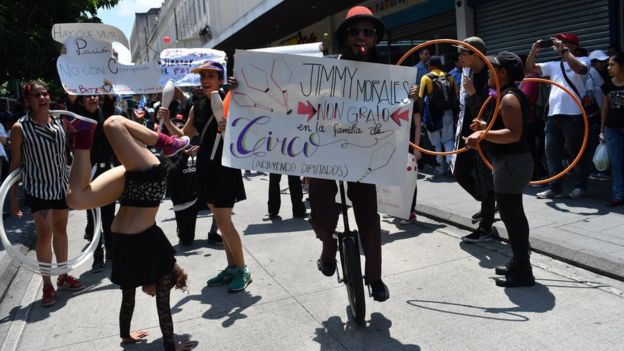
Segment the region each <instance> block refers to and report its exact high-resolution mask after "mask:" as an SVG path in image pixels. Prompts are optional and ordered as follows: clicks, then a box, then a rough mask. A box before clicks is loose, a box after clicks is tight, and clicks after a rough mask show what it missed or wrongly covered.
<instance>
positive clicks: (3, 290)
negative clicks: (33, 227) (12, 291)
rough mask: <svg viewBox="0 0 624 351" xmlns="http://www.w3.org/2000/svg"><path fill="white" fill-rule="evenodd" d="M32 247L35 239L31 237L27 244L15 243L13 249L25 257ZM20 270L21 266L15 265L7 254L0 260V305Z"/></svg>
mask: <svg viewBox="0 0 624 351" xmlns="http://www.w3.org/2000/svg"><path fill="white" fill-rule="evenodd" d="M34 245H35V238H34V237H33V238H32V240H31V241H30V242H28V243H15V244H14V247H16V248H17V249H18V250H19V252H21V253H22V254H24V255H27V254H28V252H29V251H30V248H34ZM20 269H21V265H19V264H17V263H15V261H13V258H11V256H10V255H9V254H8V253H7V254H6V255H4V257H3V258H2V260H0V304H2V302H3V301H4V298H5V297H6V294H7V292H8V291H9V288H11V284H12V283H13V279H15V277H16V276H17V273H18V272H19V270H20Z"/></svg>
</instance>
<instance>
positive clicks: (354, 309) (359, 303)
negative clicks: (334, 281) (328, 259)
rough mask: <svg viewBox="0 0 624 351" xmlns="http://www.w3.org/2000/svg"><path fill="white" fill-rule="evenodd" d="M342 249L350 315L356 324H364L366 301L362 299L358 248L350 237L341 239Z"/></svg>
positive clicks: (362, 285) (362, 290)
mask: <svg viewBox="0 0 624 351" xmlns="http://www.w3.org/2000/svg"><path fill="white" fill-rule="evenodd" d="M342 245H343V250H344V256H343V258H344V262H343V266H344V283H345V286H346V287H347V295H348V296H349V305H350V306H351V315H352V316H353V318H354V320H355V322H356V323H357V324H364V315H365V314H366V302H365V300H364V283H363V281H362V269H361V266H360V248H359V247H358V245H357V242H356V241H355V239H354V238H352V237H346V238H344V239H343V243H342Z"/></svg>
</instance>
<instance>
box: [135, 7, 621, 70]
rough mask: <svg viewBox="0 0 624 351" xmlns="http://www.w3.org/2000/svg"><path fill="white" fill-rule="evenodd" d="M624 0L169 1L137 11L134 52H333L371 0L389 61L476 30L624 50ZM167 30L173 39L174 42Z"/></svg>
mask: <svg viewBox="0 0 624 351" xmlns="http://www.w3.org/2000/svg"><path fill="white" fill-rule="evenodd" d="M623 2H624V0H594V1H585V0H550V1H543V0H505V1H500V0H498V1H496V0H457V1H454V0H367V1H361V0H342V1H322V0H228V1H225V0H165V2H164V3H163V6H162V8H161V9H160V11H159V14H157V17H156V19H155V22H154V18H153V13H152V11H153V10H156V9H152V10H150V11H148V12H147V13H145V14H137V20H136V22H135V29H134V30H133V35H132V37H131V43H132V45H131V46H132V54H133V58H134V57H135V56H136V57H137V59H142V58H143V57H145V56H147V57H148V58H149V56H151V55H152V54H153V52H152V51H151V48H153V49H154V52H160V50H162V49H164V48H167V47H209V48H215V49H219V50H224V51H226V52H227V53H228V54H229V55H231V54H233V52H234V50H235V49H251V48H262V47H269V46H280V45H289V44H299V43H306V42H316V41H321V42H323V44H324V47H325V50H326V52H327V53H334V52H336V51H337V50H338V48H337V46H336V45H337V43H336V42H335V38H334V32H335V29H336V28H337V26H338V25H339V24H340V23H341V22H342V20H343V19H344V17H345V15H346V11H347V10H348V9H349V8H350V7H352V6H354V5H363V6H367V7H369V8H370V9H371V10H372V11H373V12H374V13H375V14H376V15H377V16H379V17H381V18H382V19H383V20H384V22H385V23H386V27H387V35H386V37H385V38H384V40H383V41H382V42H381V43H380V49H381V51H382V53H383V54H384V57H385V58H386V59H387V61H388V63H395V62H396V61H397V60H398V59H399V58H400V57H401V56H402V55H403V53H405V52H406V51H407V50H409V49H410V48H411V47H413V46H414V45H416V44H419V43H422V42H424V41H427V40H430V39H439V38H457V39H463V38H465V37H467V36H471V35H478V36H480V37H482V38H483V39H484V41H485V42H486V44H487V46H488V49H489V52H490V53H496V52H498V51H501V50H511V51H515V52H517V53H519V54H522V53H527V52H528V51H529V49H530V47H531V44H532V43H533V42H534V41H535V40H537V39H540V38H547V37H549V36H551V35H553V34H555V33H559V32H574V33H576V34H577V35H578V36H579V38H580V40H581V45H582V46H584V47H586V48H587V49H588V50H590V51H591V50H594V49H598V48H600V49H606V48H607V47H608V46H610V45H613V46H616V47H618V48H620V49H621V48H622V47H623V44H624V43H623V40H624V38H623V35H622V33H623V32H624V27H623V25H622V22H623V20H622V19H623V17H624V16H623ZM150 14H152V17H150ZM158 16H159V17H160V18H158ZM154 23H155V25H154ZM135 31H136V37H135ZM165 36H169V37H170V38H171V41H170V43H169V44H166V45H165V43H164V42H163V38H164V37H165ZM144 43H147V45H148V46H149V48H145V47H144ZM135 48H136V50H138V52H137V53H136V54H135ZM431 50H432V51H433V52H434V53H437V54H440V55H451V54H453V53H454V52H455V49H454V48H453V47H451V46H449V45H436V46H434V47H432V48H431ZM150 52H152V54H148V53H150ZM414 56H416V55H414ZM547 58H548V57H544V59H547ZM415 60H417V58H416V57H414V58H410V59H408V60H407V62H406V64H414V63H415ZM134 62H137V61H136V60H135V61H134Z"/></svg>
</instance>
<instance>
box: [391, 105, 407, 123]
mask: <svg viewBox="0 0 624 351" xmlns="http://www.w3.org/2000/svg"><path fill="white" fill-rule="evenodd" d="M400 111H401V108H398V109H397V110H396V111H394V112H392V114H391V115H390V118H392V120H393V121H394V123H396V124H398V125H399V126H400V125H401V120H405V121H408V120H409V109H407V110H405V111H403V112H400Z"/></svg>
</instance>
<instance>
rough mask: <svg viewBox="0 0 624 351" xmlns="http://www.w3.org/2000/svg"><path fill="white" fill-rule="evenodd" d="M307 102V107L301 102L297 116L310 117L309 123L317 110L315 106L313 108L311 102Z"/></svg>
mask: <svg viewBox="0 0 624 351" xmlns="http://www.w3.org/2000/svg"><path fill="white" fill-rule="evenodd" d="M306 102H307V103H308V104H307V105H306V104H304V103H303V102H301V101H299V106H298V107H297V114H300V115H308V121H309V120H311V119H312V117H314V115H315V114H316V109H315V108H314V106H312V104H311V103H310V101H307V100H306Z"/></svg>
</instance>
